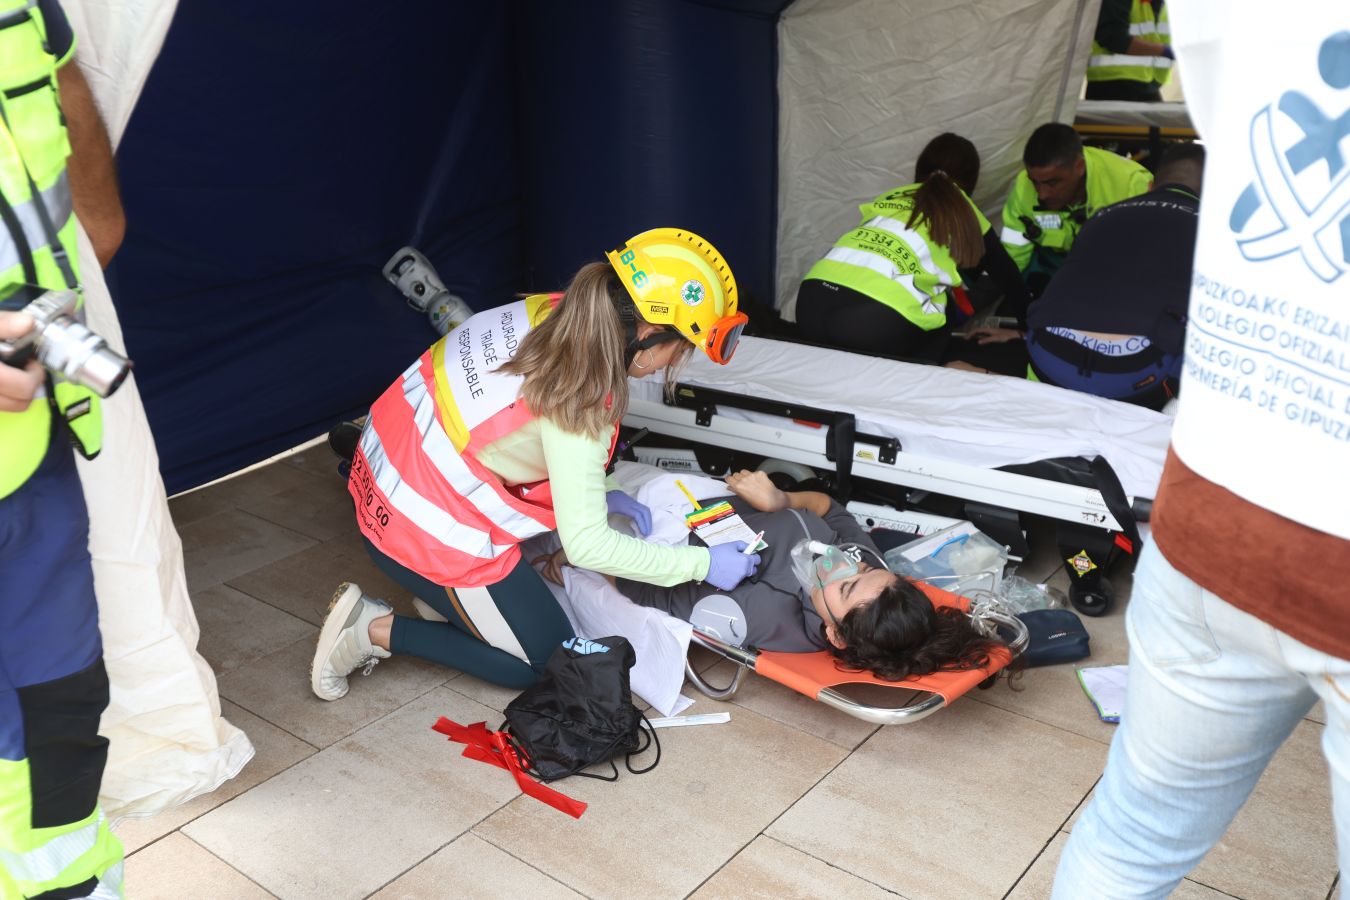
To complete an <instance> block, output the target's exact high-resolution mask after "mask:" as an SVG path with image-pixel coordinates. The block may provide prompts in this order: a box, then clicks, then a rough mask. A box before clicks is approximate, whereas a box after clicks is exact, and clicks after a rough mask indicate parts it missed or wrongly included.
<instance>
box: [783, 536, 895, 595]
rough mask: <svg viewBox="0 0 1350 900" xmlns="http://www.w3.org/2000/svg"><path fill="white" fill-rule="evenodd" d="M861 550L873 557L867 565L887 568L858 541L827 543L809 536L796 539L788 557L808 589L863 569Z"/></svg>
mask: <svg viewBox="0 0 1350 900" xmlns="http://www.w3.org/2000/svg"><path fill="white" fill-rule="evenodd" d="M864 554H866V555H868V556H872V557H875V560H874V561H872V562H871V563H869V564H870V565H874V566H876V567H879V568H882V569H886V568H888V567H887V565H886V563H885V561H884V560H882V558H881V557H880V556H877V554H876V553H874V552H873V551H872V550H871V549H870V548H868V547H863V546H862V545H860V544H826V543H824V542H822V541H813V540H810V539H809V538H805V539H803V540H800V541H798V542H797V543H796V545H795V546H794V547H793V548H792V551H791V553H790V554H789V559H790V560H791V562H792V574H793V575H795V576H797V581H798V582H799V583H800V584H801V586H802V589H803V590H805V591H806V592H808V593H810V592H811V591H814V590H815V589H817V588H819V589H821V590H824V589H825V586H826V585H828V584H833V583H834V582H836V581H843V580H844V579H846V578H852V577H853V576H854V575H857V574H858V573H859V572H860V571H861V570H862V564H863V555H864Z"/></svg>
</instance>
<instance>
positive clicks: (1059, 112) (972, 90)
mask: <svg viewBox="0 0 1350 900" xmlns="http://www.w3.org/2000/svg"><path fill="white" fill-rule="evenodd" d="M1099 5H1100V0H949V2H945V3H931V2H924V0H797V2H796V3H793V4H792V5H791V6H789V7H788V8H787V10H786V11H785V12H784V13H783V18H782V21H781V22H780V23H779V26H778V27H779V32H778V55H779V64H778V102H779V137H778V141H779V151H778V271H777V284H776V295H777V297H776V301H775V305H777V306H778V307H779V308H780V311H781V312H782V313H783V315H784V317H785V318H788V319H795V315H794V312H795V308H796V303H797V287H798V286H799V285H800V284H801V280H802V276H803V275H805V274H806V271H807V269H809V268H810V267H811V266H812V265H813V264H814V263H815V262H816V261H817V260H818V259H820V257H822V256H824V254H825V251H826V250H827V249H829V247H830V245H831V244H833V243H834V241H835V239H836V238H838V237H839V235H841V234H843V233H844V232H845V231H847V230H848V229H850V228H852V227H854V226H856V225H857V224H858V204H859V203H863V202H865V201H867V200H870V199H872V198H873V197H875V196H877V195H878V194H880V193H882V192H883V191H887V190H890V189H891V188H893V187H896V186H898V185H902V184H907V183H909V181H910V179H911V178H912V177H913V175H914V161H915V159H917V158H918V155H919V151H920V150H922V149H923V146H924V144H926V143H927V142H928V141H929V140H930V139H931V138H933V137H935V136H936V135H938V134H941V133H942V132H944V131H954V132H956V133H957V134H960V135H963V136H965V137H967V138H969V139H970V140H972V141H974V143H975V146H976V147H977V148H979V151H980V158H981V160H982V164H983V165H982V169H981V174H980V183H979V186H978V187H977V189H976V191H975V197H974V199H975V202H976V203H977V204H978V205H979V206H980V208H981V209H983V210H984V211H985V213H986V214H990V219H991V220H993V219H994V215H993V214H996V213H998V212H999V211H1000V210H1001V209H1002V206H1003V200H1004V198H1005V197H1006V195H1007V191H1008V188H1009V186H1010V185H1011V184H1012V179H1013V176H1014V175H1016V174H1017V169H1018V168H1019V166H1020V165H1021V158H1022V146H1023V144H1024V143H1025V142H1026V139H1027V137H1028V135H1030V134H1031V132H1032V130H1033V129H1034V128H1035V127H1036V126H1037V125H1040V124H1041V123H1043V122H1048V121H1051V120H1052V119H1056V118H1057V119H1058V120H1059V121H1064V122H1071V121H1072V120H1073V114H1074V104H1075V103H1076V102H1077V101H1076V99H1075V98H1076V97H1077V95H1078V90H1079V86H1080V84H1081V83H1082V80H1083V71H1084V69H1085V68H1086V66H1087V56H1088V51H1089V49H1091V45H1092V31H1093V29H1094V27H1095V26H1096V22H1097V10H1098V7H1099Z"/></svg>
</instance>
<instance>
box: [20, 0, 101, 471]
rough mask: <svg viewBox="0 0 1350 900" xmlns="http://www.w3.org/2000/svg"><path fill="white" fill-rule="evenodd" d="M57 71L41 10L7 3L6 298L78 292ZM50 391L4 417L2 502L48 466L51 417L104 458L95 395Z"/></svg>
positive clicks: (62, 387) (64, 388)
mask: <svg viewBox="0 0 1350 900" xmlns="http://www.w3.org/2000/svg"><path fill="white" fill-rule="evenodd" d="M59 63H60V60H58V59H57V58H56V57H55V56H54V55H53V54H52V53H51V51H50V50H49V49H48V44H47V25H46V22H45V21H44V20H43V18H42V13H41V11H40V10H39V9H38V8H37V5H36V4H28V3H24V2H22V0H0V112H2V113H3V115H0V298H3V297H5V296H9V295H10V294H11V293H12V292H13V291H14V290H15V289H16V288H18V287H20V286H21V285H24V284H35V285H37V286H38V287H41V288H48V289H57V290H59V289H62V288H67V287H72V288H73V287H75V286H77V285H78V284H79V251H78V248H77V246H76V241H75V229H76V226H75V215H74V212H73V210H72V207H71V199H70V182H69V180H68V178H67V176H66V157H68V156H69V155H70V142H69V140H68V138H67V136H66V126H65V120H64V118H63V116H62V113H61V106H60V102H59V100H58V97H57V86H56V69H57V66H58V64H59ZM53 390H54V394H53V396H52V397H39V398H37V399H35V400H34V401H33V404H32V405H31V406H30V407H29V408H28V410H27V411H25V412H21V413H9V412H0V497H5V496H8V495H9V494H12V493H13V492H14V491H15V490H17V489H18V488H19V486H20V485H22V484H23V483H24V482H25V481H27V480H28V478H29V476H31V475H32V474H33V472H34V471H35V470H36V469H37V467H38V465H39V464H40V463H41V462H42V459H43V457H44V456H45V455H46V453H47V446H48V442H49V441H50V439H51V435H52V415H53V410H55V413H56V414H57V415H59V416H60V417H61V418H62V420H64V423H65V425H66V426H68V427H69V431H70V433H71V434H72V435H73V436H74V438H75V444H76V446H77V448H78V449H79V450H80V452H81V453H83V454H84V456H85V457H88V458H92V457H93V456H95V455H97V454H98V451H99V448H100V446H101V444H102V437H103V429H102V419H101V415H100V410H99V398H98V395H96V394H95V393H94V392H92V391H90V390H88V389H86V388H83V387H79V386H77V385H74V384H70V383H67V382H64V381H59V380H58V381H56V382H55V384H54V386H53ZM60 439H64V438H60Z"/></svg>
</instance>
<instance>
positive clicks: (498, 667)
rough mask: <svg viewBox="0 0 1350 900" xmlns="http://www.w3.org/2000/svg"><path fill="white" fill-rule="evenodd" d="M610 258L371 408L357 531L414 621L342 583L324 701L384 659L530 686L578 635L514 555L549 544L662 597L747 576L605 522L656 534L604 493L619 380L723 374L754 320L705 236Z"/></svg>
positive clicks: (667, 231)
mask: <svg viewBox="0 0 1350 900" xmlns="http://www.w3.org/2000/svg"><path fill="white" fill-rule="evenodd" d="M607 258H608V261H607V262H594V263H590V264H588V265H586V266H583V267H582V269H581V270H580V271H579V272H578V273H577V274H576V276H575V277H574V278H573V279H572V282H571V284H570V285H569V286H568V287H567V289H566V291H564V292H563V293H562V294H560V295H559V294H536V295H533V296H530V297H526V298H525V299H522V300H517V301H515V302H514V303H509V304H507V305H506V306H501V307H497V308H496V309H490V310H487V311H485V312H481V313H478V314H476V315H474V316H472V317H471V318H469V319H468V320H467V321H466V322H464V323H463V324H462V325H460V326H458V327H457V328H455V329H454V330H453V331H451V332H450V333H449V334H448V335H446V336H445V337H444V338H442V339H441V340H440V341H438V342H437V343H436V344H434V345H432V347H431V348H430V349H429V350H427V351H426V352H425V353H424V354H422V356H421V358H419V359H418V360H417V361H416V362H414V363H413V364H412V365H411V366H409V367H408V368H407V370H405V371H404V373H403V374H402V375H401V376H399V378H398V380H397V381H395V382H394V384H393V385H392V386H391V387H390V388H389V389H388V390H387V391H386V392H385V393H384V395H383V396H381V397H380V398H379V399H378V400H377V401H376V402H375V405H374V406H372V407H371V410H370V416H369V417H368V418H367V419H366V423H365V426H364V428H363V430H362V433H361V439H360V442H359V444H358V446H357V450H356V455H355V457H354V459H353V461H352V466H351V476H350V480H349V488H350V491H351V495H352V498H353V500H354V501H355V504H356V519H357V525H358V527H359V528H360V530H361V533H362V536H363V538H364V540H365V544H366V548H367V550H368V551H369V553H370V555H371V556H372V558H373V559H374V560H375V563H376V565H378V566H379V567H380V569H381V570H382V571H384V572H385V573H386V574H388V575H389V576H390V577H391V578H393V580H394V581H395V582H397V583H398V584H400V585H401V586H403V587H404V588H406V589H407V590H408V591H410V592H411V593H412V594H413V595H414V596H415V597H417V598H418V600H419V601H421V604H420V605H419V607H418V608H419V610H421V611H423V618H422V619H414V618H409V617H404V616H395V615H393V614H392V610H391V608H390V606H389V605H388V604H387V603H385V602H383V601H381V600H376V599H373V598H370V597H367V596H365V595H364V594H362V592H361V589H360V587H358V586H357V585H351V584H346V585H342V586H341V587H340V588H339V589H338V592H337V594H336V595H335V597H334V599H333V603H332V606H331V607H330V609H329V612H328V615H327V618H326V619H325V621H324V624H323V628H322V629H321V631H320V634H319V639H318V646H317V648H316V650H315V654H314V661H313V664H312V667H311V687H312V688H313V690H314V693H315V694H317V695H318V696H319V697H320V698H322V699H325V700H336V699H338V698H339V697H342V696H343V695H345V694H346V693H347V687H348V683H347V676H348V675H349V674H350V673H351V672H352V671H353V670H355V669H357V668H361V667H365V668H366V671H367V672H368V671H369V667H370V666H372V665H373V664H374V663H375V662H377V661H379V660H381V659H386V658H388V657H389V656H390V655H391V654H412V655H414V656H420V657H422V658H424V659H428V660H432V661H434V662H438V663H440V664H442V665H445V666H452V667H454V668H456V669H459V670H461V671H463V672H468V673H469V674H472V675H475V676H477V677H479V678H482V679H483V680H485V681H490V682H493V683H495V684H500V685H503V686H506V687H513V688H523V687H527V686H528V685H530V684H532V683H534V682H535V681H536V680H537V679H538V677H539V674H540V673H541V672H542V671H543V668H544V665H545V664H546V663H547V661H548V658H549V656H550V655H551V654H552V652H553V650H554V649H555V648H557V647H558V645H559V644H560V643H561V642H562V641H564V640H566V639H567V638H569V637H571V636H572V629H571V626H570V625H569V623H568V620H567V616H566V615H565V614H564V612H563V610H562V608H561V607H560V606H559V605H558V602H557V600H556V599H554V597H553V594H552V592H551V591H550V590H549V588H548V586H547V585H546V584H545V583H544V581H543V579H542V578H540V576H539V574H538V573H537V572H536V571H535V570H534V569H533V568H532V567H531V566H530V564H529V562H528V561H526V560H525V559H523V557H522V554H521V550H520V546H519V545H520V543H521V542H522V541H525V540H527V539H528V538H530V537H533V536H535V535H538V534H541V533H543V532H546V531H552V530H554V529H556V530H557V532H558V535H559V537H560V538H561V540H562V545H563V547H564V548H565V550H566V552H567V555H568V557H569V558H571V559H572V560H573V562H575V563H576V564H577V565H582V566H585V567H586V568H589V569H594V570H595V571H598V572H602V573H606V574H609V575H615V576H620V577H625V578H634V579H639V580H643V581H649V582H652V583H655V584H665V585H671V584H679V583H681V582H685V581H691V580H696V581H698V580H701V581H706V582H707V583H709V584H711V585H714V586H715V587H719V588H722V589H726V590H729V589H731V588H732V587H734V586H735V585H736V584H738V583H739V582H740V581H741V580H742V579H743V578H746V577H748V576H749V575H751V574H752V573H753V572H754V571H755V567H756V566H757V565H758V564H759V556H758V555H756V554H752V555H749V556H747V555H744V554H743V553H742V552H741V550H743V549H744V544H742V543H737V544H723V545H721V546H716V547H713V548H711V549H708V548H704V547H669V546H664V545H660V544H654V543H648V542H646V541H643V540H641V539H639V538H637V537H632V536H630V535H628V534H625V533H622V532H620V531H616V530H614V529H613V528H611V527H610V524H609V521H608V517H609V515H610V514H612V513H617V514H621V515H626V516H628V517H630V518H631V519H632V520H633V522H634V523H635V525H636V527H637V529H638V531H639V532H640V533H642V534H647V533H648V532H649V531H650V527H651V513H650V511H649V510H648V509H647V508H646V507H645V506H643V505H642V504H640V503H638V502H637V501H636V500H633V499H632V498H631V497H629V496H628V495H627V494H625V493H623V492H622V491H621V490H618V489H617V486H616V485H614V484H613V483H611V482H610V481H608V480H607V478H606V476H605V468H606V464H607V462H608V461H609V459H610V456H611V454H612V452H613V449H614V445H615V441H616V439H617V436H618V427H619V422H620V420H621V419H622V418H623V415H624V412H625V411H626V409H627V406H628V379H629V377H630V376H632V377H643V376H646V375H651V374H654V373H657V372H665V371H666V370H668V369H669V368H670V367H671V366H673V365H676V364H678V363H679V362H680V361H681V360H682V359H683V358H684V357H685V356H686V355H687V354H688V353H689V352H690V351H692V350H693V349H694V348H695V347H697V348H698V349H700V350H701V351H702V352H704V353H705V354H707V355H708V357H709V358H710V359H712V360H713V361H714V362H717V363H726V362H727V361H728V360H729V359H730V358H731V355H732V353H733V352H734V351H735V349H736V344H737V341H738V340H739V338H740V334H741V331H742V330H743V329H744V327H745V325H746V321H747V319H746V316H745V314H744V313H740V312H738V311H737V301H738V299H739V298H738V294H737V291H736V281H735V278H734V277H733V276H732V274H731V269H730V268H729V267H728V266H727V264H726V262H725V261H724V260H723V259H722V257H721V255H720V254H719V253H718V252H717V251H716V250H715V249H714V248H713V247H712V245H711V244H709V243H708V242H707V241H705V240H704V239H703V238H701V237H699V236H698V235H696V234H692V233H690V232H688V231H682V230H678V229H673V228H658V229H654V230H652V231H646V232H643V233H642V234H639V235H637V236H636V237H634V238H632V239H631V240H629V241H628V242H627V243H626V244H625V245H624V246H621V247H619V248H617V249H616V250H613V251H610V252H609V253H608V254H607ZM428 619H441V620H445V621H429V620H428Z"/></svg>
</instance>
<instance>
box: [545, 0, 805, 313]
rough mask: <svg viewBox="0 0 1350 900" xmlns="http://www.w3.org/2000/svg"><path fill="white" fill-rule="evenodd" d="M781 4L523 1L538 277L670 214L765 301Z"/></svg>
mask: <svg viewBox="0 0 1350 900" xmlns="http://www.w3.org/2000/svg"><path fill="white" fill-rule="evenodd" d="M785 6H787V2H786V0H740V2H723V3H701V2H692V0H687V2H672V0H588V2H586V3H538V4H531V5H530V14H529V15H528V17H526V18H525V19H524V21H523V22H522V29H521V32H522V46H523V48H524V51H525V52H524V55H523V59H522V65H523V71H524V73H525V75H524V77H523V78H522V82H523V84H524V85H525V86H526V91H525V94H524V96H523V98H522V100H523V102H522V105H521V111H522V130H525V131H526V133H527V135H528V140H527V142H526V144H525V150H524V152H525V153H526V159H527V168H526V172H525V180H524V184H525V209H526V215H525V223H526V224H525V233H526V248H527V258H528V260H529V262H530V265H531V267H532V269H533V274H534V276H535V280H536V282H537V283H538V284H539V285H540V286H541V287H543V286H554V285H561V284H563V283H565V280H566V278H567V277H568V276H569V275H570V274H571V273H572V272H573V271H575V270H576V269H577V267H578V266H579V265H580V264H581V263H583V262H586V261H588V260H591V259H595V258H596V257H597V251H599V250H603V249H606V248H609V247H612V246H614V245H616V244H618V243H620V242H621V241H622V240H623V239H624V238H626V237H628V236H629V235H632V234H635V233H637V232H639V231H643V230H646V229H648V228H652V227H654V226H658V225H674V226H678V227H681V228H687V229H689V230H691V231H694V232H696V233H698V234H700V235H702V236H703V237H705V238H707V239H708V240H709V241H711V242H712V243H713V245H714V246H715V247H717V248H718V250H720V251H721V252H722V254H723V255H724V256H725V257H726V259H727V260H728V261H729V262H730V263H731V266H732V270H733V271H734V272H735V274H736V279H737V282H738V284H739V286H740V288H741V290H742V292H743V293H746V294H749V295H750V296H752V297H763V298H765V299H766V300H769V301H770V303H771V298H772V293H771V290H772V283H773V265H774V256H775V246H774V242H775V206H776V198H777V181H778V165H777V159H778V134H777V107H778V105H777V99H776V98H777V84H776V77H777V29H776V25H777V20H778V14H779V12H780V11H781V10H782V9H783V8H784V7H785ZM560 223H565V225H563V224H560Z"/></svg>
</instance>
